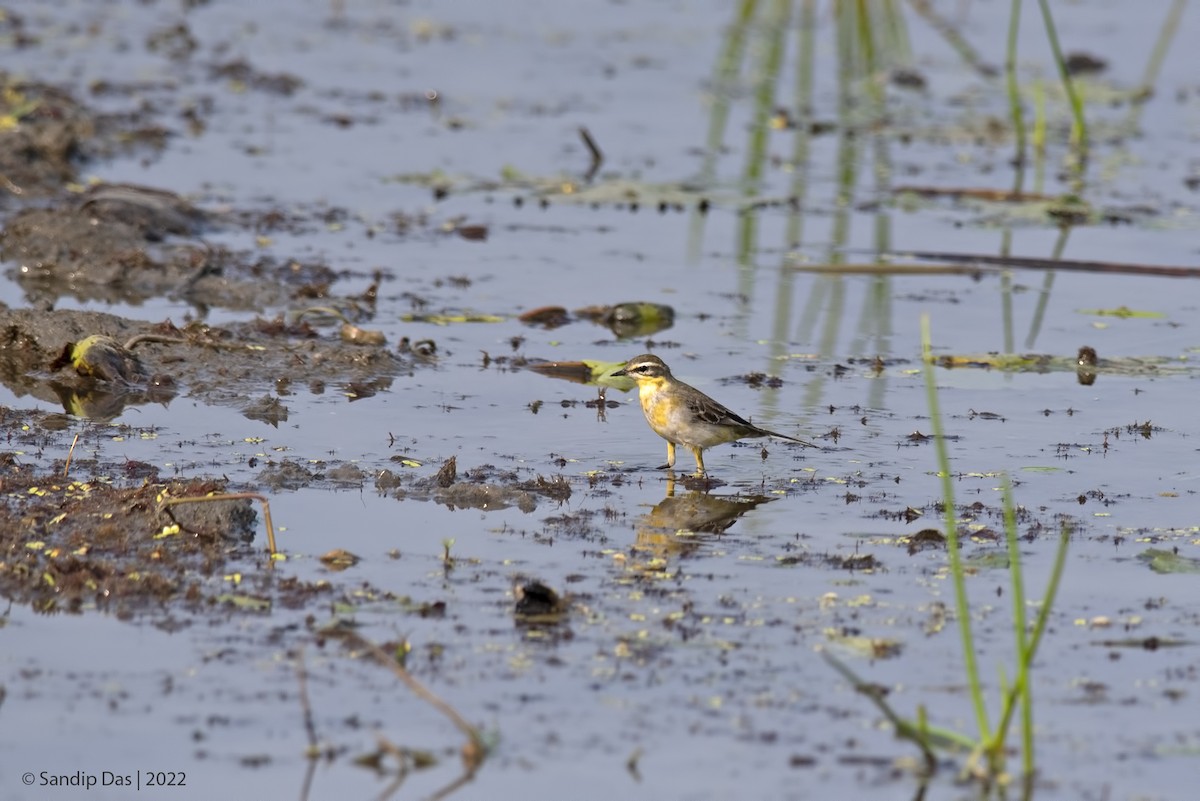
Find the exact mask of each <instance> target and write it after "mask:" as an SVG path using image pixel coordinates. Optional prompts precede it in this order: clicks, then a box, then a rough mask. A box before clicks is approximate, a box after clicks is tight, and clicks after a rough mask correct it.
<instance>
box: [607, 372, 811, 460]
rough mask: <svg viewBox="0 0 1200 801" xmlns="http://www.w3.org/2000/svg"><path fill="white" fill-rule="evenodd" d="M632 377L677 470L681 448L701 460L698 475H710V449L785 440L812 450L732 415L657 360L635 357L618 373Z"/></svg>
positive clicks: (653, 426) (803, 443) (782, 435)
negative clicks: (707, 455)
mask: <svg viewBox="0 0 1200 801" xmlns="http://www.w3.org/2000/svg"><path fill="white" fill-rule="evenodd" d="M613 375H616V376H621V375H624V376H629V377H630V378H632V379H633V380H634V381H635V382H637V387H638V399H639V400H641V402H642V412H643V413H644V414H645V415H646V422H647V423H649V424H650V427H651V428H652V429H654V433H655V434H658V435H659V436H660V437H662V438H663V439H665V440H666V441H667V463H666V464H664V465H661V466H660V467H659V468H658V469H659V470H669V469H671V468H673V467H674V466H675V446H676V445H682V446H683V447H685V448H687V449H688V450H689V451H691V452H692V456H695V457H696V475H698V476H701V475H704V449H705V448H711V447H712V446H714V445H720V444H721V443H723V442H733V441H734V440H735V439H744V438H746V437H779V438H780V439H787V440H791V441H792V442H799V443H800V444H801V445H806V446H808V447H810V448H815V447H817V446H816V445H814V444H812V443H811V442H806V441H804V440H802V439H796V438H795V437H789V436H788V435H787V434H779V433H777V432H775V431H768V430H766V429H765V428H759V427H758V426H756V425H754V424H753V423H751V422H750V421H749V420H745V419H743V418H742V417H740V416H739V415H737V414H734V413H733V412H731V411H729V410H728V409H726V408H725V407H724V406H722V405H721V404H719V403H717V402H716V401H715V400H713V399H712V398H710V397H708V396H707V395H705V394H704V393H703V392H701V391H700V390H698V389H696V388H695V387H692V386H689V385H687V384H685V383H683V382H682V381H680V380H679V379H677V378H675V376H673V375H671V368H669V367H667V365H666V363H664V362H663V360H662V359H660V358H658V357H657V356H652V355H650V354H645V355H643V356H635V357H634V358H632V359H630V360H629V361H628V362H626V363H625V366H624V367H623V368H622V369H620V370H617V371H616V372H614V373H613Z"/></svg>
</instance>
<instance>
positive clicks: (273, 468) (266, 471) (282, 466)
mask: <svg viewBox="0 0 1200 801" xmlns="http://www.w3.org/2000/svg"><path fill="white" fill-rule="evenodd" d="M257 480H258V482H259V483H260V484H264V485H266V486H267V487H269V488H271V489H272V490H275V491H279V490H294V489H300V488H301V487H307V486H308V485H309V484H311V483H313V482H314V481H316V480H317V474H316V473H314V472H312V471H310V470H309V469H308V468H306V467H304V466H303V465H301V464H300V463H299V462H294V461H292V460H291V459H284V460H283V461H281V462H278V463H276V464H272V465H269V466H267V467H265V468H263V469H262V470H261V471H259V474H258V476H257Z"/></svg>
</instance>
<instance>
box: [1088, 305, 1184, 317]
mask: <svg viewBox="0 0 1200 801" xmlns="http://www.w3.org/2000/svg"><path fill="white" fill-rule="evenodd" d="M1079 313H1080V314H1087V315H1091V316H1093V317H1120V318H1122V319H1127V318H1129V317H1140V318H1142V319H1144V320H1163V319H1165V318H1166V316H1167V315H1166V314H1164V313H1163V312H1156V311H1138V310H1137V309H1131V308H1129V307H1128V306H1118V307H1117V308H1115V309H1080V310H1079Z"/></svg>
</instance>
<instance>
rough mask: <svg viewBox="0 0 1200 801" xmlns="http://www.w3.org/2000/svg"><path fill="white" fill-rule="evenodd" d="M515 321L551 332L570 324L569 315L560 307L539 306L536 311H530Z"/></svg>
mask: <svg viewBox="0 0 1200 801" xmlns="http://www.w3.org/2000/svg"><path fill="white" fill-rule="evenodd" d="M517 319H518V320H520V321H521V322H523V323H525V325H536V326H541V327H542V328H545V329H547V330H553V329H555V328H561V327H562V326H564V325H566V324H567V323H569V322H571V314H570V312H568V311H567V310H566V309H565V308H563V307H562V306H539V307H538V308H536V309H530V310H529V311H527V312H525V313H524V314H522V315H521V316H520V317H518V318H517Z"/></svg>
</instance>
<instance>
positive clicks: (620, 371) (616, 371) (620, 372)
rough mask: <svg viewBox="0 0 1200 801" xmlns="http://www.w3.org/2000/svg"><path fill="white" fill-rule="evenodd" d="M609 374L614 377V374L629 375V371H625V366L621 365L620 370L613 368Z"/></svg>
mask: <svg viewBox="0 0 1200 801" xmlns="http://www.w3.org/2000/svg"><path fill="white" fill-rule="evenodd" d="M609 375H611V376H614V377H616V376H623V375H629V373H627V372H625V368H624V367H622V368H621V369H620V370H613V371H612V372H611V373H609Z"/></svg>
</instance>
